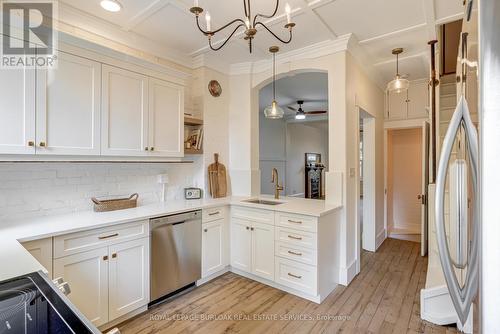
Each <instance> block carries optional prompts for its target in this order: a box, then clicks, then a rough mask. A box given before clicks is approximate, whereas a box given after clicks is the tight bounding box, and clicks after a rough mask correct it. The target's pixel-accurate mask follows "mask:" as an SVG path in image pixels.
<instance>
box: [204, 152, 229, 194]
mask: <svg viewBox="0 0 500 334" xmlns="http://www.w3.org/2000/svg"><path fill="white" fill-rule="evenodd" d="M214 160H215V162H214V163H213V164H210V165H209V166H208V187H209V191H210V195H212V197H213V198H220V197H226V196H227V177H226V166H224V165H223V164H221V163H219V154H218V153H215V154H214Z"/></svg>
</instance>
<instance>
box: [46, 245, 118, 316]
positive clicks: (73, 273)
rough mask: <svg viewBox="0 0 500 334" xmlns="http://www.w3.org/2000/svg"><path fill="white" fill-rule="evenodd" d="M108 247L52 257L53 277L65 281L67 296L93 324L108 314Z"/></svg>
mask: <svg viewBox="0 0 500 334" xmlns="http://www.w3.org/2000/svg"><path fill="white" fill-rule="evenodd" d="M108 257H109V256H108V247H102V248H98V249H94V250H91V251H87V252H84V253H79V254H74V255H70V256H66V257H63V258H60V259H56V260H54V277H63V279H64V281H65V282H68V283H69V286H70V289H71V293H70V294H69V295H68V298H69V299H70V300H71V302H72V303H73V304H75V306H76V307H77V308H78V309H79V310H80V311H81V312H82V313H83V314H84V315H85V316H86V317H87V318H88V319H89V320H90V321H92V322H93V323H94V325H96V326H100V325H103V324H105V323H107V322H108V321H109V318H108V286H109V284H108V279H109V260H108Z"/></svg>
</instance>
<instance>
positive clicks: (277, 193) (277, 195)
mask: <svg viewBox="0 0 500 334" xmlns="http://www.w3.org/2000/svg"><path fill="white" fill-rule="evenodd" d="M271 183H276V186H275V187H274V198H275V199H280V191H282V190H283V186H282V185H281V186H280V184H279V180H278V170H277V169H276V168H273V173H272V180H271Z"/></svg>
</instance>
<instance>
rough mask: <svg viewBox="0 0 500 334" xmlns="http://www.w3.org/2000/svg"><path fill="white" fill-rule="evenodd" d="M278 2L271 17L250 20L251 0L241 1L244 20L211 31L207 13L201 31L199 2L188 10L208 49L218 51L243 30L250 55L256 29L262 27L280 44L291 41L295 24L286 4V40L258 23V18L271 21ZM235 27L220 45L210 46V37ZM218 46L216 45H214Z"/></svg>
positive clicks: (259, 15) (263, 16)
mask: <svg viewBox="0 0 500 334" xmlns="http://www.w3.org/2000/svg"><path fill="white" fill-rule="evenodd" d="M279 3H280V2H279V0H276V7H275V9H274V12H273V13H272V14H271V15H264V14H256V15H255V16H253V18H252V9H251V0H243V6H244V8H245V17H244V19H239V18H238V19H234V20H233V21H231V22H229V23H227V24H226V25H224V26H222V27H221V28H219V29H215V30H212V22H211V20H212V17H211V16H210V13H209V12H208V11H207V12H206V14H205V21H206V30H203V28H202V27H201V26H200V15H201V13H203V8H201V7H200V5H199V1H198V0H195V1H194V6H193V7H192V8H191V9H190V11H191V13H193V14H194V15H195V16H196V25H197V26H198V29H199V30H200V31H201V32H202V33H203V34H204V35H205V36H207V37H208V45H209V46H210V49H212V50H214V51H218V50H220V49H222V48H223V47H224V45H226V43H227V42H228V41H229V40H230V39H231V37H233V35H234V34H235V33H236V32H237V31H238V30H239V29H240V28H244V29H245V35H246V36H245V40H247V41H248V47H249V49H250V53H252V40H253V39H254V38H255V35H256V34H257V27H258V26H262V27H263V28H264V29H266V30H267V31H268V32H269V33H270V34H271V35H273V36H274V37H275V38H276V39H277V40H279V41H280V42H281V43H284V44H288V43H290V42H291V41H292V30H293V27H295V23H293V22H292V10H291V8H290V6H289V5H288V4H286V6H285V14H286V20H287V23H286V24H285V29H287V30H288V32H289V34H290V35H289V37H288V39H286V40H285V39H282V38H280V37H278V35H276V34H275V33H274V32H272V31H271V29H270V28H268V27H267V26H266V25H265V23H263V22H262V21H259V18H264V19H271V18H273V17H275V16H276V13H277V12H278V8H279ZM235 24H237V25H236V27H235V28H234V30H233V32H232V33H231V34H230V35H229V37H227V38H226V40H224V42H222V44H221V45H219V46H214V45H213V44H212V37H213V36H214V35H215V34H216V33H218V32H219V31H221V30H224V29H226V28H228V27H230V26H233V25H235ZM215 44H218V43H215Z"/></svg>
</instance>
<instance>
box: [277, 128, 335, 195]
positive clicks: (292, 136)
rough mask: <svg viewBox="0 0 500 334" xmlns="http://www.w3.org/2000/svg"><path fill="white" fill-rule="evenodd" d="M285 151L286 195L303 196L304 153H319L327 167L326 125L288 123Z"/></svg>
mask: <svg viewBox="0 0 500 334" xmlns="http://www.w3.org/2000/svg"><path fill="white" fill-rule="evenodd" d="M286 137H287V145H286V147H287V150H286V162H287V163H286V179H287V181H288V183H287V189H286V194H287V195H301V196H302V197H303V196H304V195H305V189H304V186H305V182H304V180H305V165H304V163H305V162H304V154H305V153H319V154H321V160H322V162H323V163H324V164H325V166H327V167H328V125H327V124H325V122H318V123H312V122H311V123H308V122H304V123H288V124H287V132H286Z"/></svg>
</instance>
